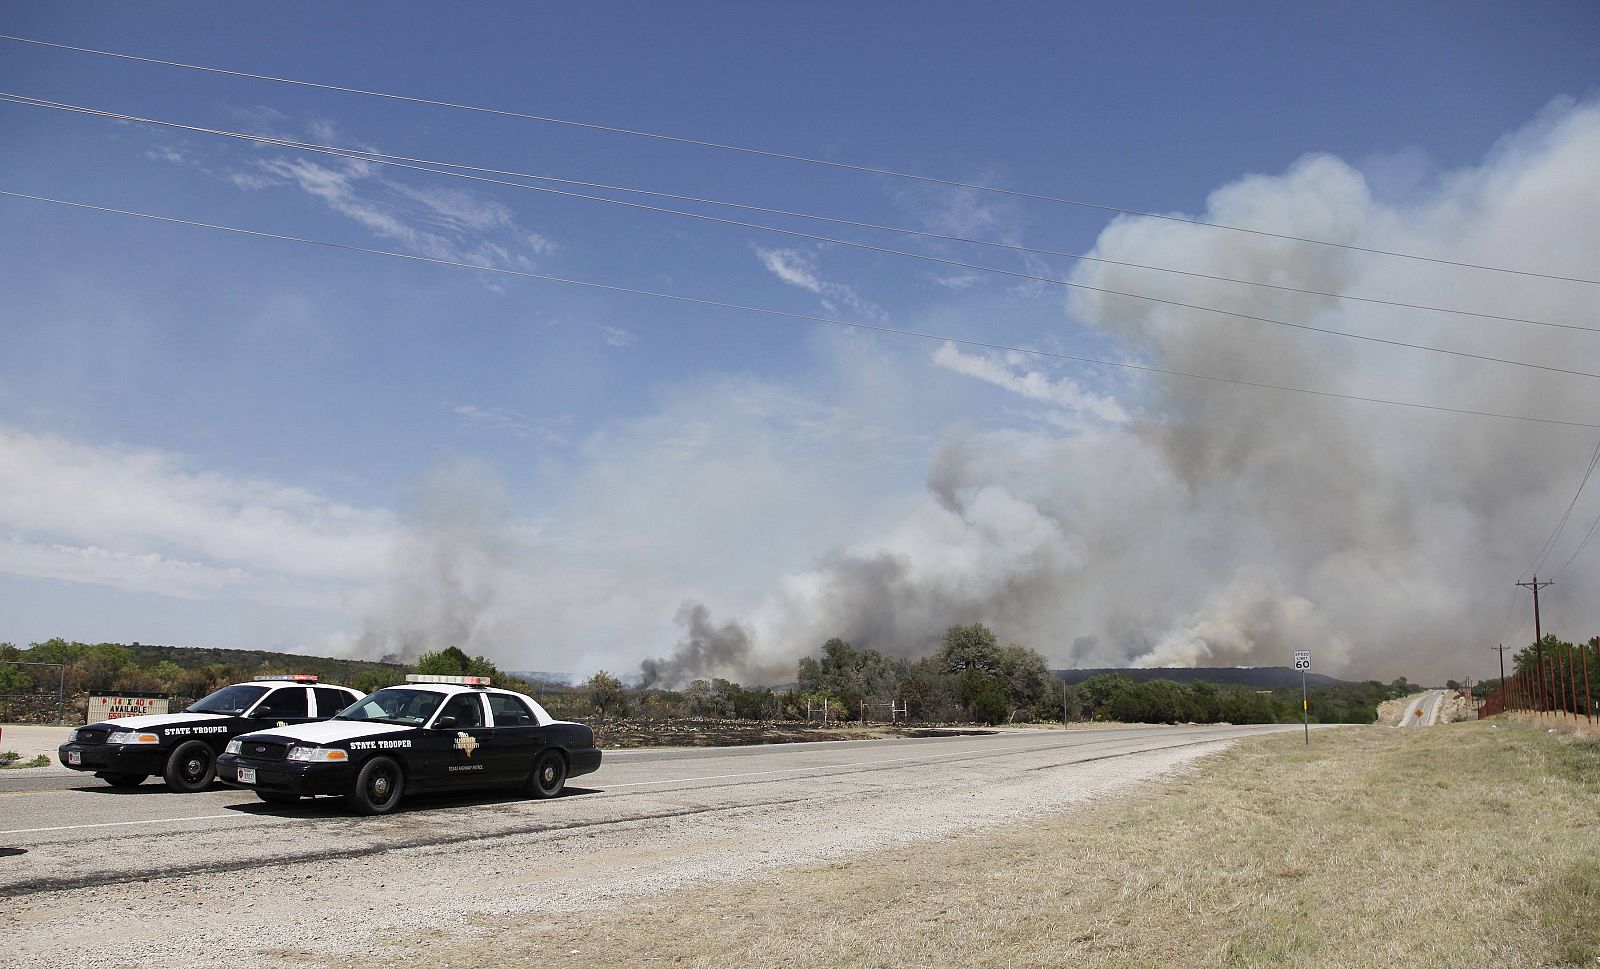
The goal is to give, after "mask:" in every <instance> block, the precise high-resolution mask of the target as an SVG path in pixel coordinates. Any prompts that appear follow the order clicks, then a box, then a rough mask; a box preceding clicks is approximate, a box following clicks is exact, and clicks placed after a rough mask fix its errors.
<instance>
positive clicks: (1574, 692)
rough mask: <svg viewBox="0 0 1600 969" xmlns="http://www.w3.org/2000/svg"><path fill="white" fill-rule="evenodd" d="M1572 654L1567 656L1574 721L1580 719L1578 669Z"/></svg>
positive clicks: (1568, 693)
mask: <svg viewBox="0 0 1600 969" xmlns="http://www.w3.org/2000/svg"><path fill="white" fill-rule="evenodd" d="M1572 664H1573V660H1572V654H1571V653H1568V654H1567V696H1568V697H1570V698H1571V700H1570V706H1571V707H1572V719H1574V720H1576V719H1578V669H1577V667H1576V666H1574V665H1572Z"/></svg>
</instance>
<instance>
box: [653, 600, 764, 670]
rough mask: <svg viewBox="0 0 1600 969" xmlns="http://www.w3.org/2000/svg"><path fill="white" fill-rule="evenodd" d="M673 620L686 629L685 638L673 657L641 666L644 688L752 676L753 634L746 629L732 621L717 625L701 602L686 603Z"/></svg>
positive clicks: (673, 653) (654, 660)
mask: <svg viewBox="0 0 1600 969" xmlns="http://www.w3.org/2000/svg"><path fill="white" fill-rule="evenodd" d="M673 621H674V622H676V623H677V624H678V625H680V626H682V627H683V630H684V636H683V639H681V640H679V641H678V645H677V646H676V647H675V648H674V649H673V650H672V655H670V656H666V657H662V658H660V659H647V660H645V661H644V662H642V663H640V664H639V671H640V672H641V673H642V674H643V682H642V683H641V685H642V686H644V687H646V688H648V687H652V686H659V687H664V688H667V689H673V688H676V687H680V686H683V685H684V684H686V683H688V682H689V681H691V680H696V679H701V678H705V677H717V676H720V677H728V678H733V679H743V678H747V677H748V674H749V673H750V672H751V668H750V665H749V662H750V633H749V632H748V631H747V630H746V629H745V628H744V627H742V626H740V625H739V624H738V623H731V622H730V623H725V624H724V625H721V626H717V625H715V624H714V623H712V621H711V611H710V610H709V609H707V608H706V607H705V606H704V605H702V604H700V603H698V602H685V603H684V604H683V605H682V606H681V607H679V609H678V614H677V616H675V617H674V619H673Z"/></svg>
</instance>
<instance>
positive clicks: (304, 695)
mask: <svg viewBox="0 0 1600 969" xmlns="http://www.w3.org/2000/svg"><path fill="white" fill-rule="evenodd" d="M249 718H250V719H251V720H252V721H254V722H255V723H256V724H259V726H256V727H254V729H257V730H260V729H263V728H266V727H275V726H277V725H278V724H280V723H281V724H284V725H285V726H290V727H292V726H294V725H295V724H297V723H311V722H312V721H313V720H315V719H316V718H315V717H313V716H312V715H311V688H310V687H305V686H280V687H278V688H277V689H276V690H273V691H272V692H271V693H268V694H267V695H266V696H264V697H262V698H261V700H260V702H259V703H257V704H256V706H255V709H254V710H251V711H250V713H249Z"/></svg>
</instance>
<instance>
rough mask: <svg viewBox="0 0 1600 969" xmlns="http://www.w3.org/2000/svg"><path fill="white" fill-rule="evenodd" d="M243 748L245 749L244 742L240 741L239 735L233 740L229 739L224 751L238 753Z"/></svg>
mask: <svg viewBox="0 0 1600 969" xmlns="http://www.w3.org/2000/svg"><path fill="white" fill-rule="evenodd" d="M243 749H244V744H242V743H240V742H239V738H238V737H235V738H233V739H232V740H230V741H228V746H227V747H226V748H225V749H224V750H223V753H227V754H237V753H238V752H239V751H241V750H243Z"/></svg>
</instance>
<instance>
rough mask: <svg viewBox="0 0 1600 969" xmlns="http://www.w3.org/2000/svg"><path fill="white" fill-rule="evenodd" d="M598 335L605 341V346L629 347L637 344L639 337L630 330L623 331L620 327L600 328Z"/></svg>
mask: <svg viewBox="0 0 1600 969" xmlns="http://www.w3.org/2000/svg"><path fill="white" fill-rule="evenodd" d="M600 335H601V337H602V338H604V339H605V341H606V345H607V346H612V347H631V346H633V345H634V344H635V343H638V342H639V335H638V334H637V333H634V332H632V331H631V330H624V329H623V328H622V327H620V326H602V327H601V328H600Z"/></svg>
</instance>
